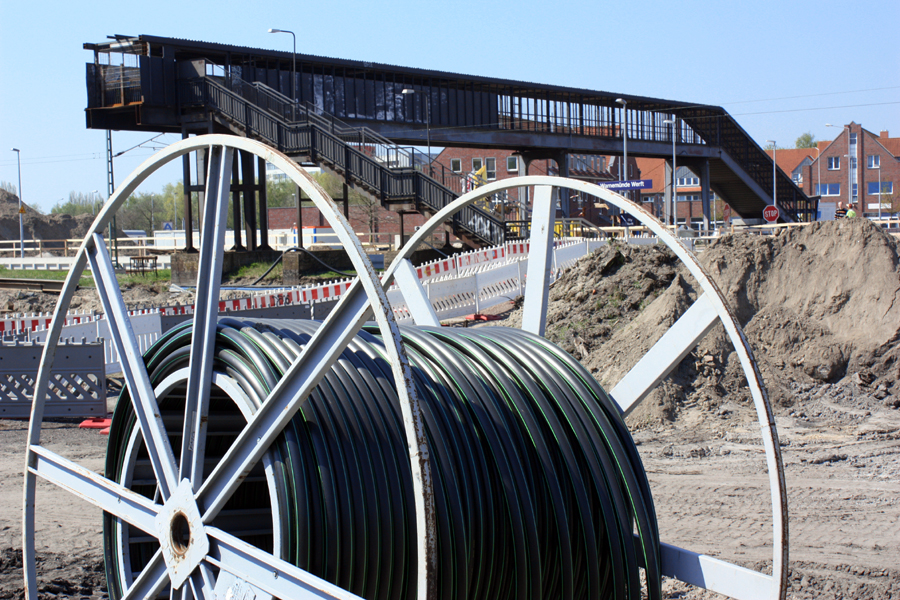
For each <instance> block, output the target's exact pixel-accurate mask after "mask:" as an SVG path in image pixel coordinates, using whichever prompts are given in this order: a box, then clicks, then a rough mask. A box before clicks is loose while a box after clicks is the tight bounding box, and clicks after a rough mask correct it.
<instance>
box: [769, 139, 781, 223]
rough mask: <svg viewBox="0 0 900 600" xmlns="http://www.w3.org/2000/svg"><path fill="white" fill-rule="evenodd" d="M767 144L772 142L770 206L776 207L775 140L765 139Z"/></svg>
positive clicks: (776, 170)
mask: <svg viewBox="0 0 900 600" xmlns="http://www.w3.org/2000/svg"><path fill="white" fill-rule="evenodd" d="M766 143H767V144H772V206H774V207H775V208H778V181H777V179H776V177H777V175H778V165H777V163H776V162H775V152H776V150H777V148H776V147H775V140H766Z"/></svg>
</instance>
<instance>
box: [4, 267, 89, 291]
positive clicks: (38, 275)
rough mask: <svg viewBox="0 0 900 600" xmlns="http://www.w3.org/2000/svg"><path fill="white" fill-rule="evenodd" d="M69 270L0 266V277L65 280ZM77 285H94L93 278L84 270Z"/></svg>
mask: <svg viewBox="0 0 900 600" xmlns="http://www.w3.org/2000/svg"><path fill="white" fill-rule="evenodd" d="M68 275H69V271H47V270H44V269H40V270H38V269H15V270H13V269H7V268H5V267H0V277H3V278H5V279H46V280H51V281H65V280H66V277H68ZM78 285H80V286H82V287H85V286H86V287H94V278H93V277H92V276H91V274H90V273H89V272H87V271H85V272H84V273H83V274H82V275H81V280H80V281H79V282H78Z"/></svg>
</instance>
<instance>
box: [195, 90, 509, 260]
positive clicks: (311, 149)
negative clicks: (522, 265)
mask: <svg viewBox="0 0 900 600" xmlns="http://www.w3.org/2000/svg"><path fill="white" fill-rule="evenodd" d="M178 99H179V104H180V106H181V109H182V115H183V117H184V116H188V115H192V114H196V113H198V112H199V113H200V114H208V115H209V116H210V117H211V118H213V119H215V121H216V122H217V123H218V124H219V125H222V126H224V127H226V128H227V129H229V130H230V132H232V133H236V134H239V135H244V136H247V137H251V138H254V139H258V140H260V141H263V142H266V143H267V144H270V145H272V146H274V147H276V148H278V149H279V150H280V151H282V152H284V153H285V154H287V155H288V156H291V157H295V158H301V159H303V160H307V161H309V162H311V163H314V164H316V165H318V166H320V167H323V168H325V169H327V170H329V171H332V172H334V173H336V174H338V175H340V176H342V177H344V178H346V179H347V180H350V181H352V182H353V183H354V184H355V185H356V187H357V189H358V190H360V191H362V192H363V193H367V194H369V195H370V196H372V197H374V198H375V199H377V200H379V201H380V202H381V203H382V205H384V206H385V207H387V208H394V207H408V208H411V209H414V210H415V211H417V212H421V213H423V214H426V215H432V214H435V213H437V212H438V211H439V210H441V209H442V208H444V207H445V206H447V204H449V203H450V202H452V201H453V200H454V199H456V198H457V197H458V196H460V195H461V194H462V193H463V192H464V191H465V190H462V189H459V188H460V187H461V181H464V179H462V180H461V178H460V176H459V175H457V176H455V177H451V178H447V181H446V184H447V185H444V184H442V183H440V182H438V181H436V180H435V179H432V178H431V177H429V176H428V175H426V174H425V173H423V172H422V171H420V170H418V169H416V168H415V165H416V163H421V162H423V159H417V157H416V154H415V153H414V151H411V150H410V149H406V148H400V147H398V146H397V145H396V144H393V143H392V142H390V141H388V140H386V139H384V138H382V137H381V136H379V135H378V134H377V133H375V132H372V131H370V130H368V129H367V128H362V127H358V128H353V127H347V126H345V125H344V124H343V123H341V122H339V121H337V120H336V119H334V118H333V117H332V118H326V117H323V116H322V115H318V114H316V112H315V108H314V107H311V106H309V105H307V104H296V103H294V102H292V101H291V99H290V98H287V97H285V96H283V95H281V94H279V93H278V92H276V91H275V90H272V89H271V88H269V87H268V86H266V85H264V84H260V83H258V82H256V83H254V84H250V83H248V82H245V81H243V80H240V79H237V78H234V77H229V78H214V77H208V76H203V77H195V78H191V79H182V80H180V81H179V87H178ZM452 188H456V189H452ZM452 227H453V232H454V233H455V234H456V235H457V236H459V237H461V238H463V239H465V240H467V241H469V242H471V243H472V244H473V245H476V246H480V245H485V244H486V245H497V244H502V243H503V242H504V240H505V230H504V223H503V221H502V220H500V219H498V218H497V217H495V216H494V215H492V214H490V213H488V212H486V211H484V210H481V209H479V208H477V207H474V206H473V207H470V208H468V209H467V210H466V211H464V212H462V213H459V214H457V215H455V216H454V218H453V220H452Z"/></svg>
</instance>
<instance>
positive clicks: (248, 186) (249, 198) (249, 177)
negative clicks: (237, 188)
mask: <svg viewBox="0 0 900 600" xmlns="http://www.w3.org/2000/svg"><path fill="white" fill-rule="evenodd" d="M240 155H241V188H242V192H243V193H242V194H241V195H242V196H243V198H244V228H245V229H246V233H247V250H251V251H253V250H257V249H258V245H257V239H256V210H255V209H256V194H255V193H254V190H253V188H254V187H255V186H254V185H253V184H254V176H253V163H254V162H255V161H254V160H253V155H252V154H250V153H249V152H243V151H242V152H240Z"/></svg>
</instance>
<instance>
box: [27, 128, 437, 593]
mask: <svg viewBox="0 0 900 600" xmlns="http://www.w3.org/2000/svg"><path fill="white" fill-rule="evenodd" d="M236 150H237V151H246V152H249V153H252V154H254V155H256V156H259V157H261V158H263V159H265V160H266V161H268V162H269V163H272V164H273V165H275V166H276V167H278V168H279V169H281V170H282V171H283V172H285V173H286V174H287V175H288V176H289V177H290V178H291V179H292V180H293V181H294V183H296V184H297V185H298V186H299V187H300V188H301V190H302V191H303V192H305V193H306V194H307V195H308V197H309V198H310V199H311V200H312V201H313V202H314V203H315V205H316V206H317V208H318V209H319V210H320V211H321V212H322V214H323V215H324V217H325V219H326V220H327V221H328V223H329V224H330V226H331V227H332V228H333V229H334V231H335V234H336V235H337V237H338V239H339V240H340V242H341V244H342V245H343V247H344V248H345V250H346V251H347V253H348V255H349V257H350V260H351V262H352V264H353V268H354V269H355V270H356V271H357V273H358V278H357V279H356V281H355V283H354V285H353V286H352V287H351V288H350V289H349V290H348V291H347V292H346V293H345V294H344V295H343V296H342V299H341V301H340V302H339V303H338V305H337V306H336V307H335V309H334V310H333V311H332V313H331V314H330V315H329V317H328V318H327V319H326V320H325V321H324V322H323V323H322V325H321V326H320V327H319V328H318V329H317V331H316V332H315V334H314V335H312V337H311V338H310V339H309V341H308V342H307V343H306V345H305V346H304V347H303V349H302V351H301V352H300V353H299V356H297V358H296V359H295V360H294V361H293V362H292V363H291V364H290V366H289V368H288V369H287V371H286V372H285V373H284V375H283V377H282V378H281V379H280V380H279V381H278V382H277V384H275V385H274V387H273V388H272V390H271V392H269V393H268V395H267V396H266V397H265V400H264V402H263V403H262V405H261V406H259V408H255V407H253V408H252V409H250V410H248V409H249V408H250V407H248V406H247V405H246V403H242V402H241V400H240V399H239V398H238V396H239V394H237V393H233V394H230V396H232V400H233V401H234V402H235V403H236V404H237V405H238V406H243V409H244V412H252V414H249V415H248V419H247V423H246V425H245V426H244V427H243V428H242V429H240V433H238V434H237V436H236V438H235V439H234V442H233V443H232V444H231V446H230V447H229V448H228V450H227V451H226V452H225V454H224V456H222V457H221V459H220V460H219V461H218V463H217V464H216V466H215V467H214V468H213V469H212V470H211V472H209V473H206V472H204V461H205V458H206V453H205V449H206V446H207V443H206V442H207V435H208V430H207V423H208V417H209V400H210V396H211V391H213V390H217V391H218V392H223V391H224V393H225V394H226V395H229V394H228V392H227V390H228V388H229V386H228V383H227V381H225V380H223V379H221V378H219V380H217V377H219V376H218V375H216V373H215V370H214V368H213V363H214V361H215V356H214V351H215V338H216V330H217V317H218V299H219V286H220V281H221V274H222V256H223V251H224V239H225V230H226V215H227V208H228V195H229V189H230V178H231V165H232V157H233V153H234V152H235V151H236ZM195 151H200V152H205V153H206V154H207V156H206V164H207V165H208V173H207V178H206V181H207V182H208V183H207V187H206V203H205V206H204V208H203V211H204V212H203V215H202V229H201V231H202V232H203V237H202V240H201V247H200V263H199V268H198V273H199V275H198V282H197V283H198V285H197V297H196V305H195V313H194V318H193V323H192V327H191V329H192V336H193V338H192V343H191V345H190V348H189V350H188V353H189V356H188V360H187V363H188V366H187V367H186V368H184V369H183V370H181V371H179V372H178V374H177V375H175V376H174V379H173V378H172V377H170V378H168V379H167V380H166V381H164V382H161V383H159V385H157V386H156V387H154V385H153V384H152V383H151V381H150V377H149V374H148V372H147V369H146V367H145V365H144V360H143V358H142V356H141V352H140V350H139V347H138V344H137V342H136V340H135V336H134V333H133V331H132V329H131V324H130V320H129V317H128V312H127V310H126V308H125V304H124V302H123V300H122V296H121V293H120V291H119V287H118V283H117V280H116V277H115V270H114V268H113V265H112V262H111V261H110V257H109V255H108V253H107V250H106V245H105V242H104V240H103V237H102V235H101V233H100V232H101V231H103V229H104V228H106V227H107V225H108V224H109V222H110V220H111V218H112V215H113V214H114V213H115V211H116V210H117V209H118V208H119V206H120V205H121V204H122V203H123V202H124V201H125V200H126V199H127V198H128V197H129V196H130V195H131V193H133V192H134V190H135V189H136V188H137V187H138V186H139V185H140V184H141V183H142V182H143V181H144V180H145V179H146V178H147V177H149V176H150V175H151V174H152V173H153V172H155V171H156V170H158V169H159V168H160V167H162V166H163V165H165V164H166V163H168V162H171V161H172V160H175V159H177V158H179V157H181V156H182V155H184V154H186V153H189V152H195ZM88 263H90V266H91V270H92V272H93V276H94V280H95V281H96V284H97V291H98V294H99V296H100V301H101V303H102V305H103V308H104V312H105V315H106V318H107V320H108V322H109V330H110V337H111V341H112V343H113V345H114V347H115V349H116V351H117V353H118V355H119V357H120V363H121V365H122V371H123V374H124V378H125V381H126V386H127V389H128V392H129V394H128V395H129V397H130V399H131V402H132V405H133V407H132V409H133V414H134V418H135V420H136V428H135V431H136V432H137V433H136V435H137V434H139V436H140V439H141V440H142V441H143V446H144V448H145V453H146V458H147V460H148V462H149V466H150V468H151V469H152V474H153V475H152V476H153V478H154V479H155V482H156V486H157V487H158V492H157V494H158V498H157V500H158V501H154V499H152V498H147V497H146V496H144V495H142V494H139V493H136V492H135V491H132V490H130V489H128V487H126V486H125V485H123V484H122V483H121V482H120V481H116V480H113V479H110V478H107V477H104V476H101V475H98V474H96V473H94V472H93V471H91V470H89V469H87V468H85V467H83V466H81V465H79V464H77V463H75V462H73V461H71V460H68V459H66V458H64V457H63V456H60V455H59V454H57V453H55V452H53V451H51V450H49V449H47V448H46V447H44V446H42V445H41V440H40V435H41V421H42V419H43V409H44V401H45V398H44V395H42V394H37V395H36V396H37V397H36V398H35V399H34V402H33V407H32V413H31V423H30V427H29V437H28V447H27V449H26V455H27V462H26V471H25V494H24V496H25V500H24V513H23V514H24V524H23V549H24V562H25V586H26V590H27V594H28V597H29V598H31V599H36V598H37V586H36V582H37V579H36V576H37V575H36V567H35V539H34V531H35V518H36V515H35V493H36V478H37V477H38V476H40V477H42V478H44V479H45V480H47V481H49V482H51V483H53V484H55V485H57V486H59V487H62V488H64V489H66V490H68V491H70V492H71V493H73V494H75V495H77V496H79V497H81V498H82V499H84V500H86V501H88V502H90V503H91V504H94V505H95V506H97V507H99V508H101V509H102V510H104V511H105V512H106V513H109V515H111V516H112V517H113V518H115V519H117V520H119V521H120V522H121V523H122V524H123V525H124V524H127V526H129V527H131V528H132V529H134V530H136V531H140V532H143V533H144V534H145V535H146V536H147V537H149V538H155V540H156V541H157V542H158V543H159V549H158V550H157V551H156V552H155V553H154V554H153V556H152V557H151V558H150V559H149V560H148V561H147V562H146V564H145V565H144V566H143V569H142V570H141V572H140V573H139V574H137V575H136V576H135V577H134V578H133V580H131V581H126V583H127V589H124V590H123V591H124V597H126V598H146V597H150V598H153V597H156V596H157V595H158V594H159V593H161V592H162V591H163V590H164V589H165V588H166V587H167V586H168V587H170V589H173V590H176V589H177V590H180V592H181V594H182V597H190V596H193V597H195V598H201V597H202V598H208V599H210V600H211V599H212V598H215V596H216V593H215V588H216V583H217V581H216V579H217V575H218V579H222V578H223V577H228V578H231V579H232V580H234V581H237V587H234V588H233V589H249V590H252V591H253V593H254V594H256V595H264V594H270V595H272V596H277V597H281V598H297V597H321V598H351V597H354V596H353V595H352V594H350V593H348V592H346V591H345V590H342V589H340V588H339V587H337V586H334V585H332V584H330V583H328V582H326V581H324V580H322V579H319V578H318V577H315V576H313V575H311V574H310V573H308V572H306V571H303V570H302V569H299V568H298V567H296V566H294V565H292V564H290V563H289V562H287V561H285V560H282V559H281V558H279V557H278V556H276V555H275V554H273V553H272V552H266V551H263V550H260V549H259V548H257V547H254V546H252V545H250V544H248V543H246V542H245V541H243V540H241V539H239V538H238V537H236V536H234V535H231V534H229V533H228V532H226V531H223V530H222V529H220V528H218V527H216V526H214V525H213V521H214V520H215V519H216V517H217V515H218V514H219V513H220V512H221V511H222V509H223V507H224V506H225V504H226V503H227V502H228V501H229V499H230V498H231V497H232V496H233V494H234V493H235V491H236V490H237V489H238V488H239V487H240V485H241V483H242V481H243V480H244V479H245V478H246V477H247V475H248V474H249V473H250V472H251V470H252V469H253V468H254V466H255V465H256V464H257V463H258V462H259V461H261V460H263V462H266V459H265V456H266V453H267V452H268V451H269V450H270V447H271V446H272V444H273V442H275V441H276V440H277V438H278V437H279V436H280V435H281V434H282V432H283V430H284V429H285V427H286V426H287V424H288V423H289V422H290V420H291V419H292V417H293V416H294V415H295V414H296V413H297V411H298V410H299V409H300V404H301V402H302V401H303V400H304V399H305V398H306V397H307V396H308V395H309V394H310V391H311V390H312V389H314V388H315V387H316V385H317V384H318V383H319V381H320V380H321V379H322V377H324V375H325V374H326V373H327V372H328V371H329V369H331V367H332V365H333V364H334V362H335V361H336V360H337V358H338V356H339V355H340V354H341V353H342V352H343V350H344V349H345V348H346V346H347V344H348V343H349V341H350V340H351V339H352V338H353V337H354V336H355V335H356V334H357V333H358V332H359V330H360V329H361V327H362V326H363V324H364V323H365V321H366V319H367V318H369V316H373V317H374V320H375V322H376V323H377V327H378V330H379V333H380V335H381V337H382V339H383V340H384V350H383V351H384V353H385V355H386V356H385V358H386V359H387V361H388V362H389V363H390V369H391V372H392V374H393V378H394V380H395V385H396V391H397V397H398V400H399V405H400V412H401V414H402V421H403V430H404V434H405V436H406V441H407V446H408V451H409V452H408V454H409V464H410V470H411V475H412V486H413V489H414V499H415V500H414V505H415V539H416V543H417V547H416V549H415V552H416V557H415V558H416V560H415V561H414V564H415V565H416V566H417V569H416V570H415V573H416V576H415V580H416V581H415V589H417V595H418V597H421V598H430V597H434V593H435V590H434V568H433V564H431V563H430V562H429V561H430V560H431V558H432V556H433V545H434V534H433V514H432V513H433V505H432V494H431V487H430V486H431V483H430V473H429V463H428V449H427V445H426V442H425V433H424V427H423V425H422V418H421V411H420V408H419V405H418V400H417V398H416V395H415V389H414V388H413V387H412V385H411V384H410V382H411V372H410V369H409V363H408V361H407V358H406V355H405V353H404V350H403V346H402V344H401V343H400V335H399V330H398V328H397V325H396V323H395V321H394V317H393V313H392V311H391V310H390V307H389V304H388V302H387V298H386V296H385V293H384V290H383V288H382V286H381V285H380V282H379V281H378V279H377V276H376V274H375V271H374V270H373V268H372V265H371V263H370V261H369V260H368V258H367V257H366V254H365V252H364V250H363V248H362V246H361V244H360V242H359V240H358V239H357V238H356V236H355V235H354V233H353V231H352V229H351V228H350V226H349V224H348V223H347V221H346V219H344V217H343V216H342V215H341V214H340V212H339V210H338V207H337V206H336V205H335V204H334V202H333V201H332V200H331V199H330V198H329V197H328V195H327V194H326V193H325V192H324V191H323V190H322V189H321V188H320V187H319V185H318V184H317V183H316V182H315V181H314V180H313V179H311V178H310V177H309V176H308V175H307V174H306V172H305V171H303V170H302V169H301V168H300V167H299V166H298V165H297V164H296V163H295V162H293V161H292V160H291V159H289V158H288V157H287V156H285V155H283V154H281V153H279V152H277V151H275V150H273V149H271V148H269V147H267V146H265V145H263V144H260V143H258V142H255V141H252V140H248V139H245V138H239V137H234V136H226V135H207V136H199V137H195V138H190V139H185V140H182V141H181V142H178V143H175V144H173V145H172V146H169V147H168V148H166V149H165V150H163V151H161V152H159V153H157V154H156V155H154V156H153V157H152V158H150V159H148V160H147V161H146V162H145V163H144V164H143V165H141V167H139V168H138V169H137V171H135V172H134V173H133V174H132V175H131V176H129V178H128V179H126V180H125V182H124V183H123V184H122V185H121V186H120V187H119V189H118V190H117V191H116V192H115V194H113V196H112V197H111V198H110V199H109V201H108V202H107V203H106V205H105V206H104V208H103V210H102V211H101V212H100V214H99V215H98V217H97V219H96V220H95V221H94V223H93V225H92V226H91V229H90V230H89V233H88V235H87V237H86V238H85V240H84V243H83V244H82V246H81V248H80V249H79V252H78V254H77V258H76V260H75V263H74V265H73V267H72V269H71V270H70V272H69V275H68V277H67V279H66V283H65V286H64V288H63V291H62V293H61V294H60V300H59V302H58V304H57V306H56V310H55V312H54V316H53V322H52V324H51V327H50V331H49V335H48V337H47V343H46V346H45V348H44V354H43V357H42V363H41V368H40V370H39V372H38V377H37V382H36V385H35V388H34V389H36V390H44V389H47V385H48V380H49V374H50V368H51V366H52V364H53V357H54V355H55V353H56V349H57V345H58V341H59V336H60V333H61V331H62V325H63V322H64V320H65V315H66V312H67V310H68V307H69V304H70V302H71V300H72V295H73V293H74V291H75V287H76V284H77V282H78V280H79V277H80V276H81V273H82V272H83V271H84V268H85V266H86V265H87V264H88ZM372 307H374V309H373V308H372ZM178 385H181V386H183V388H184V390H183V394H182V395H183V399H184V419H183V421H182V426H183V429H182V431H181V432H179V433H180V434H181V435H180V436H179V435H176V436H173V437H171V438H170V435H169V433H168V432H167V428H166V425H165V423H164V421H163V415H162V411H161V410H160V403H159V398H158V397H157V394H158V393H159V394H167V393H168V392H169V391H170V390H171V389H172V388H173V387H175V386H178ZM179 437H180V439H181V443H180V448H177V449H175V450H177V451H178V452H179V455H178V458H177V459H176V454H175V451H174V450H173V448H172V446H171V444H170V439H177V438H179ZM134 443H135V442H134V441H132V444H134ZM241 586H243V587H241ZM232 591H233V590H232Z"/></svg>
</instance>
